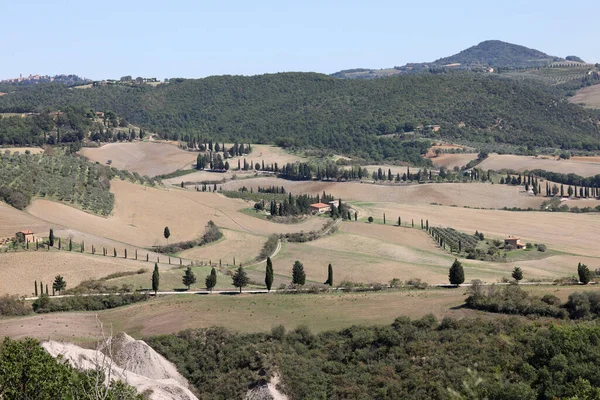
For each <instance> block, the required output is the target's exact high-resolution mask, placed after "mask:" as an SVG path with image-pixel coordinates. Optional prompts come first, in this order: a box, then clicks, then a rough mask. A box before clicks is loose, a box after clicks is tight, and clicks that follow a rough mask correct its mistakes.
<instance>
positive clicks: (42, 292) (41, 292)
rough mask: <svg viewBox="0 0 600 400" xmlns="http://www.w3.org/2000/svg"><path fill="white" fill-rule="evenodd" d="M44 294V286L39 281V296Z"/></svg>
mask: <svg viewBox="0 0 600 400" xmlns="http://www.w3.org/2000/svg"><path fill="white" fill-rule="evenodd" d="M42 294H44V284H43V283H42V281H40V295H42Z"/></svg>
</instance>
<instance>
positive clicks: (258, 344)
mask: <svg viewBox="0 0 600 400" xmlns="http://www.w3.org/2000/svg"><path fill="white" fill-rule="evenodd" d="M599 329H600V328H598V327H597V326H588V325H581V324H580V325H575V324H573V325H565V326H554V325H549V326H548V325H537V324H532V323H526V322H520V320H517V319H513V318H508V317H507V318H501V319H499V320H490V319H476V320H474V319H462V320H454V319H451V318H444V320H443V321H442V322H441V323H439V322H438V321H437V320H436V318H435V317H433V316H431V315H429V316H426V317H424V318H422V319H420V320H413V321H411V320H410V319H409V318H407V317H400V318H397V319H396V320H395V321H394V323H393V324H392V325H389V326H371V327H366V326H353V327H350V328H347V329H344V330H341V331H327V332H324V333H320V334H314V333H312V332H311V331H310V330H309V329H308V328H306V327H299V328H297V329H295V330H293V331H290V332H286V330H285V329H284V328H283V327H282V326H278V327H275V328H273V329H272V330H271V332H270V333H260V334H238V333H233V332H230V331H226V330H224V329H221V328H211V329H199V330H193V331H184V332H181V333H179V334H177V335H165V336H158V337H153V338H149V339H148V340H147V341H148V343H149V344H150V345H151V346H153V347H154V348H155V349H156V350H157V351H158V352H160V353H162V354H163V355H164V356H166V357H167V358H168V359H169V360H171V361H172V362H174V363H175V364H176V365H177V366H178V368H179V370H180V371H181V372H182V373H183V374H184V375H185V376H186V377H187V378H188V379H189V380H190V383H191V384H192V385H194V386H195V387H196V389H197V390H198V391H199V392H200V396H199V398H200V399H233V398H243V397H244V395H245V393H246V391H247V390H248V388H249V387H254V386H255V385H259V384H261V383H264V381H265V380H268V379H269V377H270V376H271V375H272V373H273V372H274V369H277V372H279V373H280V377H281V383H282V388H283V391H284V392H285V393H286V394H287V395H288V396H289V398H290V399H291V400H297V399H336V400H341V399H451V398H465V399H466V398H468V399H483V398H488V399H506V400H509V399H511V400H512V399H517V400H519V399H523V400H525V399H526V400H534V399H548V400H549V399H552V398H570V397H573V398H574V396H576V395H578V394H579V395H581V393H583V392H584V391H585V392H586V393H587V392H588V391H589V392H593V390H589V389H590V387H591V388H593V387H598V386H600V375H599V374H598V373H597V360H598V359H600V347H598V346H597V341H598V336H599ZM453 393H456V394H457V396H453V395H452V394H453ZM579 398H596V397H579Z"/></svg>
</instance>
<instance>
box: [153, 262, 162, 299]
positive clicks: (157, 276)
mask: <svg viewBox="0 0 600 400" xmlns="http://www.w3.org/2000/svg"><path fill="white" fill-rule="evenodd" d="M159 285H160V273H159V272H158V264H157V263H154V271H153V272H152V290H153V291H154V295H155V296H156V293H157V292H158V287H159Z"/></svg>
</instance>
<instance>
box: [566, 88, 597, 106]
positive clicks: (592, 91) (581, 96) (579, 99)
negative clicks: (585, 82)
mask: <svg viewBox="0 0 600 400" xmlns="http://www.w3.org/2000/svg"><path fill="white" fill-rule="evenodd" d="M569 101H570V102H571V103H575V104H583V105H584V106H585V107H588V108H600V84H597V85H594V86H588V87H585V88H583V89H579V91H577V93H576V94H575V96H573V97H571V98H569Z"/></svg>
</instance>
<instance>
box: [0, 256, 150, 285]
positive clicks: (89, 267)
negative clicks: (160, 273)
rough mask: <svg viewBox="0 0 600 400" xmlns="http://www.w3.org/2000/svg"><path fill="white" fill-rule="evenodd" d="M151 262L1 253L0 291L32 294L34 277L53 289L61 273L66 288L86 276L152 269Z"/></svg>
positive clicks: (89, 277)
mask: <svg viewBox="0 0 600 400" xmlns="http://www.w3.org/2000/svg"><path fill="white" fill-rule="evenodd" d="M151 267H152V266H151V264H148V263H142V262H140V261H134V260H124V259H122V258H112V257H102V256H92V255H86V254H79V253H68V252H58V251H51V252H46V251H45V250H38V251H29V252H19V253H5V254H0V271H2V279H0V294H17V295H28V296H31V295H33V293H34V286H33V284H34V280H37V281H38V284H39V282H40V280H41V281H42V282H43V283H44V284H46V283H47V284H48V286H49V288H50V291H52V288H51V286H52V281H54V277H55V276H56V275H62V276H63V277H64V278H65V281H66V282H67V285H68V286H67V287H68V288H72V287H74V286H77V285H78V284H79V283H80V282H81V281H84V280H86V279H98V278H101V277H103V276H106V275H109V274H112V273H114V272H120V271H137V270H138V269H140V268H151Z"/></svg>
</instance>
